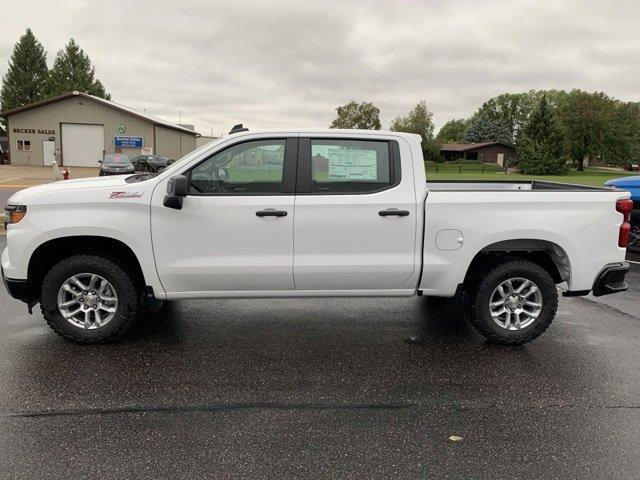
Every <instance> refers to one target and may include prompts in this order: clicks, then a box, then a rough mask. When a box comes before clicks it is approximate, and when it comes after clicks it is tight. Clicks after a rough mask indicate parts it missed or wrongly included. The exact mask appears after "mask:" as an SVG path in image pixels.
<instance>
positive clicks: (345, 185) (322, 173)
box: [311, 139, 394, 194]
mask: <svg viewBox="0 0 640 480" xmlns="http://www.w3.org/2000/svg"><path fill="white" fill-rule="evenodd" d="M391 165H392V164H391V155H390V145H389V142H386V141H368V140H333V139H311V192H312V193H345V194H347V193H368V192H376V191H380V190H384V189H385V188H388V187H390V186H392V184H393V181H394V179H393V171H392V168H391Z"/></svg>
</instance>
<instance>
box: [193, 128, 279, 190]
mask: <svg viewBox="0 0 640 480" xmlns="http://www.w3.org/2000/svg"><path fill="white" fill-rule="evenodd" d="M285 145H286V140H256V141H252V142H245V143H240V144H237V145H233V146H231V147H229V148H227V149H226V150H223V151H222V152H219V153H216V154H215V155H213V156H212V157H210V158H208V159H207V160H205V161H204V162H202V163H201V164H200V165H198V166H197V167H195V168H194V169H193V170H191V172H190V173H189V185H190V188H189V189H190V192H191V193H194V194H209V195H216V194H227V195H229V194H235V195H251V194H253V195H256V194H258V195H259V194H262V193H279V192H281V191H282V172H283V167H284V149H285Z"/></svg>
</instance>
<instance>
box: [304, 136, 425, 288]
mask: <svg viewBox="0 0 640 480" xmlns="http://www.w3.org/2000/svg"><path fill="white" fill-rule="evenodd" d="M380 138H381V137H373V138H366V137H363V138H362V139H353V138H352V137H340V136H336V137H335V138H327V137H311V136H310V137H307V138H303V137H301V138H300V139H299V156H298V179H297V180H298V181H297V193H296V201H295V209H296V215H295V222H294V239H295V242H294V269H293V270H294V281H295V286H296V290H324V291H330V290H341V291H348V290H351V291H358V290H368V291H372V290H393V289H401V288H403V283H405V281H406V280H407V279H409V277H410V276H411V274H412V273H413V272H414V269H415V263H416V253H415V252H416V228H417V227H416V225H417V222H416V214H417V207H416V194H415V189H414V185H413V170H412V163H411V158H410V156H409V158H407V159H405V161H404V162H403V161H402V159H401V155H400V145H399V143H398V140H380ZM412 287H413V286H411V287H410V288H412ZM404 288H406V287H404Z"/></svg>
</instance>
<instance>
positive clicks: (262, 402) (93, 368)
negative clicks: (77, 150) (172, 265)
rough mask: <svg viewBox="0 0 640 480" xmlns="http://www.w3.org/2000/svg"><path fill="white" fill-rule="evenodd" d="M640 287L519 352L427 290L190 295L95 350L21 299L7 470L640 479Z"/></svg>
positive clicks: (7, 358) (0, 459)
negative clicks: (389, 294) (63, 333)
mask: <svg viewBox="0 0 640 480" xmlns="http://www.w3.org/2000/svg"><path fill="white" fill-rule="evenodd" d="M0 247H2V248H3V247H4V237H0ZM629 280H630V282H631V283H632V286H633V289H632V290H631V291H629V292H627V293H626V294H624V295H623V296H620V297H618V300H617V302H618V303H617V304H616V305H614V306H610V305H606V304H604V303H600V302H599V301H598V302H596V301H593V300H591V299H584V298H572V299H562V300H561V304H560V308H559V312H558V318H557V319H556V321H555V322H554V324H553V325H552V326H551V327H550V329H549V330H548V331H547V332H546V333H545V334H544V335H543V336H542V337H541V338H539V339H538V340H536V341H534V342H533V343H530V344H528V345H526V346H524V347H518V348H508V347H499V346H494V345H491V344H488V343H487V342H485V340H484V339H483V337H481V336H480V335H479V334H477V333H476V332H475V331H474V330H473V329H472V328H471V327H470V326H469V325H467V323H466V322H465V321H464V320H462V317H461V314H460V312H459V311H458V309H457V307H456V304H455V302H452V301H442V300H433V299H432V300H428V299H425V298H418V297H416V298H411V299H377V300H376V299H341V300H334V299H299V300H217V301H181V302H175V303H173V304H171V305H170V306H169V308H168V309H167V310H166V312H165V313H164V314H163V315H161V316H160V317H159V318H155V319H147V320H145V321H143V322H141V323H139V324H138V325H137V326H135V327H134V329H133V332H131V334H130V335H129V336H128V337H127V338H126V340H125V341H123V342H122V343H118V344H114V345H103V346H78V345H74V344H71V343H68V342H66V341H64V340H63V339H61V338H59V337H57V336H56V335H55V334H54V333H53V332H52V331H50V330H49V329H48V327H47V326H46V325H45V323H44V321H43V320H42V318H41V317H40V315H39V314H34V315H33V316H29V315H28V314H27V313H26V311H25V307H24V305H22V304H21V303H19V302H17V301H14V300H12V299H10V298H8V296H7V294H6V292H4V290H2V293H0V312H1V313H0V327H1V328H2V335H1V336H0V478H2V479H4V478H11V479H13V478H24V479H35V478H49V479H58V478H60V479H63V478H64V479H68V478H109V479H133V478H135V479H147V478H148V479H159V478H172V479H175V478H189V479H194V478H279V479H280V478H425V477H431V478H456V479H459V478H475V479H480V478H518V479H525V478H532V479H533V478H536V479H538V478H593V479H603V478H616V479H623V478H638V475H639V474H638V472H639V471H640V455H639V453H640V396H639V394H640V349H639V348H638V346H639V345H640V302H637V300H636V299H637V298H638V293H639V292H640V268H638V266H634V270H633V272H632V275H631V276H630V277H629ZM611 298H613V297H611ZM610 303H612V302H610ZM411 336H417V337H418V341H417V342H413V343H412V342H407V341H406V340H407V338H408V337H411ZM454 435H455V436H459V437H462V440H460V441H458V442H454V441H452V440H450V439H449V437H451V436H454Z"/></svg>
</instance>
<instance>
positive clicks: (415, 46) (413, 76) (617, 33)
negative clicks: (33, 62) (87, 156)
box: [0, 0, 640, 135]
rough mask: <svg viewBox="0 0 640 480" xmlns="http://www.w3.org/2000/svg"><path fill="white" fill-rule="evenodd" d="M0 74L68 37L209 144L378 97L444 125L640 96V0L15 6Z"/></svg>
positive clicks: (155, 1) (152, 109)
mask: <svg viewBox="0 0 640 480" xmlns="http://www.w3.org/2000/svg"><path fill="white" fill-rule="evenodd" d="M1 11H2V12H3V15H2V17H3V21H2V28H1V29H0V73H2V74H3V73H4V72H5V71H6V68H7V60H8V58H9V55H10V54H11V51H12V48H13V45H14V43H15V42H16V40H17V39H18V38H19V36H20V35H21V34H22V33H23V32H24V30H25V28H26V27H27V26H29V27H31V28H32V30H33V31H34V33H35V35H36V37H37V38H38V39H39V40H40V41H41V42H42V43H43V44H44V46H45V48H46V49H47V52H48V56H47V60H48V63H49V66H51V65H52V63H53V59H54V57H55V53H56V51H57V50H58V49H60V48H62V47H63V45H64V44H65V43H66V42H67V40H68V39H69V38H70V37H73V38H75V39H76V41H77V42H78V43H79V44H80V46H81V47H82V48H83V49H84V50H85V51H86V52H87V53H88V54H89V56H90V57H91V59H92V61H93V63H94V65H95V67H96V76H97V77H98V78H99V79H100V80H101V81H102V82H103V83H104V84H105V86H106V88H107V90H108V91H109V92H110V93H111V94H112V97H113V100H114V101H116V102H119V103H123V104H125V105H128V106H130V107H133V108H137V109H141V110H142V109H146V110H147V112H149V113H152V114H154V115H157V116H160V117H163V118H165V119H167V120H170V121H173V122H177V121H178V111H179V110H180V111H181V112H182V121H183V123H192V124H195V126H196V129H197V130H198V131H200V132H201V133H203V134H209V133H210V131H211V130H213V133H214V135H215V134H220V133H223V132H226V131H228V129H229V128H230V127H231V126H232V125H233V124H234V123H238V122H243V123H245V124H246V125H248V126H249V127H254V128H278V127H286V126H290V127H326V126H328V124H329V123H330V122H331V120H332V119H333V118H334V116H335V111H334V109H335V107H336V106H338V105H341V104H344V103H346V102H347V101H349V100H352V99H354V100H358V101H364V100H366V101H372V102H373V103H375V104H376V105H377V106H378V107H379V108H380V110H381V120H382V123H383V127H384V128H386V127H388V125H389V122H390V121H391V120H392V118H393V117H395V116H396V115H398V114H404V113H405V112H406V111H408V110H409V109H410V108H412V107H413V106H414V105H415V104H416V103H417V102H418V101H419V100H421V99H424V100H426V101H427V104H428V106H429V108H430V109H431V110H432V111H433V112H434V119H435V122H436V125H437V126H440V125H442V123H444V122H445V121H447V120H449V119H451V118H458V117H465V116H468V115H469V114H471V113H472V112H473V111H474V110H475V109H476V108H477V107H478V106H479V105H480V104H481V103H482V102H483V101H484V100H486V99H488V98H490V97H492V96H495V95H497V94H500V93H503V92H520V91H525V90H529V89H532V88H534V89H547V88H558V89H571V88H581V89H585V90H589V91H594V90H600V91H605V92H607V93H609V94H611V95H613V96H615V97H617V98H620V99H624V100H633V101H640V2H639V1H638V0H625V1H611V0H608V1H587V0H555V1H553V0H534V1H528V0H527V1H513V2H511V1H507V0H497V1H496V0H482V1H480V0H476V1H467V0H449V1H431V0H423V1H396V2H392V1H373V0H370V1H345V0H341V1H335V2H334V1H328V0H322V1H317V0H315V1H314V0H310V1H307V0H296V1H286V2H285V1H249V0H238V1H235V2H234V1H229V0H226V1H175V0H172V1H165V0H160V1H159V0H135V1H124V0H111V1H109V2H104V1H72V0H67V1H54V0H50V1H47V2H43V1H31V0H20V1H15V0H11V1H9V0H2V8H1Z"/></svg>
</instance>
